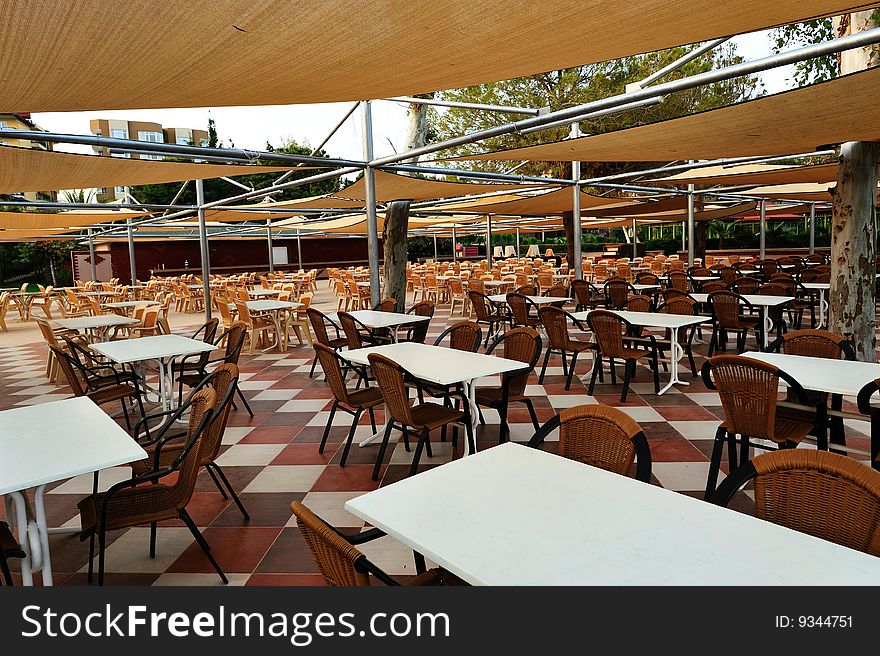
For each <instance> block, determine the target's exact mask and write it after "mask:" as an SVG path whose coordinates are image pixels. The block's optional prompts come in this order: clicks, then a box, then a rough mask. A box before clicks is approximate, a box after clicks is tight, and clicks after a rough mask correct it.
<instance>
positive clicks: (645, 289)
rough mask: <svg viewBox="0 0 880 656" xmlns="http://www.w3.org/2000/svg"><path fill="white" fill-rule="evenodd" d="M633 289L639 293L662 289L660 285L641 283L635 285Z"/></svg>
mask: <svg viewBox="0 0 880 656" xmlns="http://www.w3.org/2000/svg"><path fill="white" fill-rule="evenodd" d="M632 288H633V289H635V290H636V291H637V292H653V291H655V290H657V289H660V285H643V284H640V283H634V284H633V285H632Z"/></svg>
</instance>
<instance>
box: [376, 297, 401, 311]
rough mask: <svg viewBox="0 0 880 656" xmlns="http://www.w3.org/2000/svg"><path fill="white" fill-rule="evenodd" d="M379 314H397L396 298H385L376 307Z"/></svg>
mask: <svg viewBox="0 0 880 656" xmlns="http://www.w3.org/2000/svg"><path fill="white" fill-rule="evenodd" d="M376 310H377V311H378V312H395V311H396V310H397V299H396V298H383V299H382V302H381V303H379V305H377V306H376Z"/></svg>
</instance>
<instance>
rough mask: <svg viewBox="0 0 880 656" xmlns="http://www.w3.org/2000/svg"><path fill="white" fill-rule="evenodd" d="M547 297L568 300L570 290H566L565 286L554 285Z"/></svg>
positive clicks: (548, 291)
mask: <svg viewBox="0 0 880 656" xmlns="http://www.w3.org/2000/svg"><path fill="white" fill-rule="evenodd" d="M546 296H550V297H551V298H568V290H567V289H566V288H565V285H553V286H552V287H551V288H550V289H548V290H547V294H546Z"/></svg>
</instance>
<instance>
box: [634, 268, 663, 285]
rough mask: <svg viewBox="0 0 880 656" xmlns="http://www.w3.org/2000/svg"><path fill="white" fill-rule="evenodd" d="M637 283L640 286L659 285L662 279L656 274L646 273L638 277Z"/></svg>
mask: <svg viewBox="0 0 880 656" xmlns="http://www.w3.org/2000/svg"><path fill="white" fill-rule="evenodd" d="M636 283H638V284H639V285H659V284H660V277H659V276H657V275H656V274H654V273H648V272H647V271H644V272H642V273H640V274H639V275H637V276H636Z"/></svg>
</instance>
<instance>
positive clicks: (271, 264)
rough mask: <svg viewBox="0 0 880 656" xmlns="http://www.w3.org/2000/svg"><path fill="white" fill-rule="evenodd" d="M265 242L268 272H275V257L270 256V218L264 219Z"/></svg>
mask: <svg viewBox="0 0 880 656" xmlns="http://www.w3.org/2000/svg"><path fill="white" fill-rule="evenodd" d="M266 243H267V244H268V246H269V273H275V258H274V257H272V219H266Z"/></svg>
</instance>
